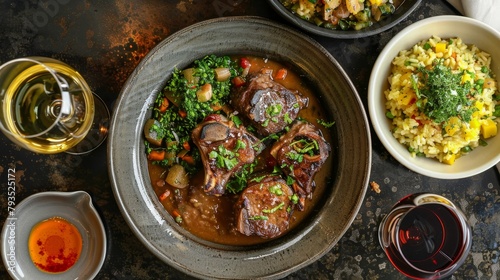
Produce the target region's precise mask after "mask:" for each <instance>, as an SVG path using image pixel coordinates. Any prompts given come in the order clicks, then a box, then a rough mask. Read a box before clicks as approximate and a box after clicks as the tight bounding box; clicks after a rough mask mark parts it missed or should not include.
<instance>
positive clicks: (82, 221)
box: [1, 191, 106, 280]
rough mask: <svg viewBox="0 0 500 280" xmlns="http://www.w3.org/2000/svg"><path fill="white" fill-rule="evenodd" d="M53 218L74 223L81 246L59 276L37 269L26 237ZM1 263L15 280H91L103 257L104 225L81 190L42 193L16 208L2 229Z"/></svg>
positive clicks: (102, 261)
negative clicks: (43, 222) (39, 225)
mask: <svg viewBox="0 0 500 280" xmlns="http://www.w3.org/2000/svg"><path fill="white" fill-rule="evenodd" d="M52 217H60V218H63V219H65V220H66V221H68V222H70V223H71V224H73V225H74V226H75V227H76V228H77V229H78V231H79V232H80V235H81V237H82V241H83V247H82V251H81V254H80V257H79V259H78V261H77V262H76V263H75V264H74V265H73V266H72V267H71V268H70V269H68V270H66V271H65V272H61V273H46V272H43V271H41V270H39V269H38V268H37V267H36V266H35V265H34V264H33V261H32V260H31V257H30V254H29V250H28V238H29V235H30V232H31V229H32V228H33V226H35V225H36V224H38V223H39V222H41V221H44V220H47V219H49V218H52ZM1 238H2V241H1V242H2V251H1V254H2V260H3V263H4V265H5V268H6V270H7V272H8V273H9V274H10V276H11V277H12V278H14V279H37V280H57V279H64V280H68V279H93V278H94V277H95V276H96V275H97V273H98V272H99V270H100V269H101V267H102V265H103V263H104V259H105V256H106V233H105V231H104V225H103V224H102V221H101V219H100V217H99V214H98V213H97V211H96V209H95V208H94V206H93V205H92V201H91V197H90V195H89V194H88V193H86V192H84V191H76V192H42V193H37V194H34V195H31V196H29V197H27V198H26V199H24V200H23V201H21V202H20V203H19V204H17V205H16V207H15V210H14V211H13V215H11V214H10V213H9V217H8V218H7V219H6V221H5V223H4V225H3V228H2V234H1Z"/></svg>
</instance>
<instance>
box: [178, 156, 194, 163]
mask: <svg viewBox="0 0 500 280" xmlns="http://www.w3.org/2000/svg"><path fill="white" fill-rule="evenodd" d="M181 159H182V160H183V161H185V162H187V163H188V164H190V165H194V164H195V162H194V158H193V156H191V155H184V156H182V157H181Z"/></svg>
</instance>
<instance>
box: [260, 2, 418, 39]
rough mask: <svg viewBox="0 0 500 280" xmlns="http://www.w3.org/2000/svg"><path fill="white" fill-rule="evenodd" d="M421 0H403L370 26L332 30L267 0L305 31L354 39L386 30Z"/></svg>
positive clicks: (413, 8)
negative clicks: (389, 12)
mask: <svg viewBox="0 0 500 280" xmlns="http://www.w3.org/2000/svg"><path fill="white" fill-rule="evenodd" d="M420 2H422V0H405V1H403V3H402V4H401V5H400V6H399V7H398V8H397V9H396V11H395V12H394V14H392V15H391V16H388V17H386V18H384V19H382V20H380V21H379V22H376V23H374V24H373V25H372V26H370V27H367V28H364V29H361V30H359V31H357V30H332V29H328V28H325V27H321V26H317V25H315V24H313V23H311V22H309V21H307V20H304V19H301V18H300V17H299V16H297V15H296V14H294V13H292V12H291V11H289V10H288V9H287V8H285V6H283V4H281V1H280V0H269V3H270V4H271V6H272V7H273V8H274V10H276V12H278V13H279V14H280V15H282V16H283V17H284V18H285V19H286V20H288V21H289V22H290V23H292V24H294V25H296V26H297V27H300V28H302V29H303V30H305V31H308V32H311V33H314V34H317V35H321V36H326V37H331V38H339V39H354V38H361V37H367V36H372V35H375V34H378V33H380V32H382V31H386V30H388V29H390V28H392V27H394V26H395V25H396V24H398V23H400V22H401V21H402V20H403V19H405V18H406V17H407V16H408V15H409V14H411V13H412V12H413V11H414V10H415V8H417V6H418V5H419V4H420Z"/></svg>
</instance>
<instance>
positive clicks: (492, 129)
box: [481, 119, 497, 139]
mask: <svg viewBox="0 0 500 280" xmlns="http://www.w3.org/2000/svg"><path fill="white" fill-rule="evenodd" d="M481 135H483V138H484V139H488V138H490V137H493V136H495V135H497V123H496V122H495V121H493V120H491V119H486V120H484V121H483V122H482V123H481Z"/></svg>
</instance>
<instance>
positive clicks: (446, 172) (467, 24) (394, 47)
mask: <svg viewBox="0 0 500 280" xmlns="http://www.w3.org/2000/svg"><path fill="white" fill-rule="evenodd" d="M433 35H437V36H439V37H441V38H449V37H460V38H462V40H463V41H464V43H466V44H474V45H476V46H477V47H478V48H480V49H482V50H484V51H486V52H489V53H490V54H491V55H492V70H493V71H494V73H496V75H497V77H496V80H497V83H498V82H499V81H500V80H499V77H500V33H499V32H497V31H496V30H494V29H493V28H491V27H490V26H488V25H486V24H484V23H482V22H480V21H477V20H474V19H471V18H467V17H462V16H436V17H431V18H427V19H424V20H421V21H418V22H416V23H414V24H412V25H410V26H408V27H406V28H405V29H403V30H402V31H401V32H399V33H398V34H397V35H396V36H395V37H394V38H393V39H392V40H391V41H389V43H388V44H387V45H386V46H385V47H384V49H383V50H382V52H381V53H380V55H379V57H378V59H377V60H376V62H375V65H374V66H373V70H372V73H371V77H370V82H369V85H368V109H369V114H370V118H371V122H372V125H373V128H374V130H375V132H376V134H377V136H378V138H379V139H380V141H381V142H382V144H383V145H384V146H385V148H386V149H387V150H388V151H389V153H390V154H391V155H392V156H393V157H394V158H396V160H398V161H399V162H400V163H401V164H403V165H404V166H406V167H407V168H409V169H411V170H413V171H415V172H417V173H420V174H423V175H426V176H429V177H434V178H441V179H458V178H465V177H470V176H473V175H476V174H478V173H481V172H483V171H485V170H487V169H489V168H491V167H493V166H494V165H495V164H496V163H498V162H499V160H500V135H497V136H496V137H493V138H490V139H488V140H487V143H488V145H487V146H485V147H478V148H476V149H474V151H472V152H471V153H469V154H468V155H466V156H464V157H461V158H460V159H457V160H456V161H455V163H454V164H453V165H447V164H443V163H440V162H439V161H437V160H436V159H429V158H425V157H415V158H412V157H411V156H410V153H409V152H408V150H407V148H406V147H405V146H403V145H402V144H400V143H399V142H398V141H397V140H396V138H394V137H393V135H392V133H391V124H390V121H389V120H388V119H387V117H386V116H385V112H386V110H385V106H384V104H385V96H384V90H385V89H387V88H388V86H389V83H388V81H387V77H388V76H389V72H390V67H391V61H392V59H393V58H394V57H395V56H396V55H397V54H398V52H399V51H401V50H405V49H409V48H411V47H412V46H413V45H415V44H417V43H418V42H419V41H421V40H424V39H428V38H430V37H431V36H433Z"/></svg>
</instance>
